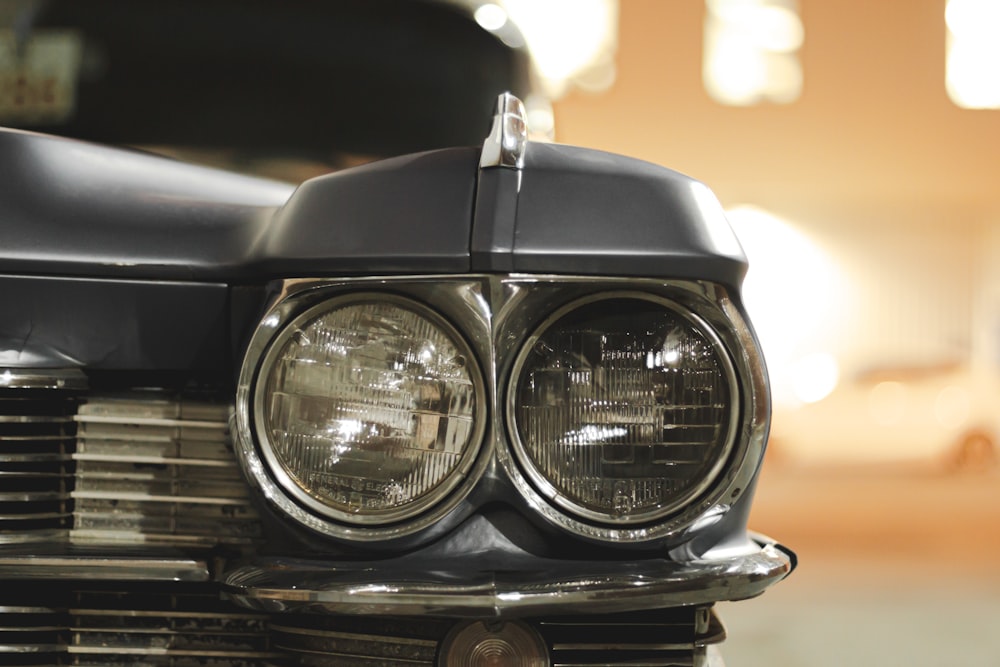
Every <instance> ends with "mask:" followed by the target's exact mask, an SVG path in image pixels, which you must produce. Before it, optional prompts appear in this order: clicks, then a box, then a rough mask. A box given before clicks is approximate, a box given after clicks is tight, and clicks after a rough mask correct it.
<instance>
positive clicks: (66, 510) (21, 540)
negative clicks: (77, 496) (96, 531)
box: [0, 389, 78, 545]
mask: <svg viewBox="0 0 1000 667" xmlns="http://www.w3.org/2000/svg"><path fill="white" fill-rule="evenodd" d="M77 405H78V399H77V397H76V396H75V394H73V392H66V391H59V390H52V389H7V390H4V391H2V392H0V489H2V491H0V545H2V544H25V543H30V542H41V541H47V540H51V539H60V538H63V539H64V538H65V536H66V534H67V532H66V531H67V530H68V529H69V528H70V524H71V521H72V513H71V508H70V499H69V496H68V493H69V491H70V490H71V488H72V484H73V462H72V460H71V454H72V449H73V443H74V438H75V436H76V424H75V423H74V421H73V415H74V414H75V413H76V410H77Z"/></svg>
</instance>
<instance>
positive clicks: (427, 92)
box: [0, 0, 528, 181]
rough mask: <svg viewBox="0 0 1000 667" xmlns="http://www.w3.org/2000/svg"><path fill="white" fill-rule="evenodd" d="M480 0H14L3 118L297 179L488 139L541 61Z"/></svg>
mask: <svg viewBox="0 0 1000 667" xmlns="http://www.w3.org/2000/svg"><path fill="white" fill-rule="evenodd" d="M472 4H474V3H459V2H431V1H415V0H337V1H335V2H322V3H319V2H310V1H306V0H291V1H289V0H280V1H279V0H256V1H254V2H245V1H243V0H155V1H152V2H142V3H122V2H116V1H114V0H48V1H45V0H0V124H2V125H6V126H11V127H18V128H24V129H30V130H36V131H41V132H46V133H51V134H58V135H63V136H69V137H75V138H80V139H85V140H90V141H96V142H101V143H110V144H118V145H128V146H134V147H140V148H144V149H148V150H153V151H156V152H162V153H165V154H168V155H172V156H175V157H179V158H182V159H186V160H192V161H196V162H201V163H208V164H214V165H220V166H227V167H235V168H238V169H240V170H244V171H251V172H255V173H263V174H266V175H269V176H275V177H279V178H284V179H286V180H292V181H299V180H302V178H303V177H308V176H310V175H313V174H314V173H322V172H325V171H329V170H330V169H331V168H338V167H342V166H349V165H351V164H355V163H357V162H359V161H366V160H368V159H372V158H377V157H386V156H391V155H398V154H403V153H409V152H415V151H420V150H426V149H431V148H438V147H442V146H451V145H467V144H473V143H478V142H480V141H481V140H482V137H483V136H485V134H486V132H487V130H488V128H489V121H490V117H491V114H492V109H493V105H494V101H495V99H496V95H497V94H498V92H500V91H503V90H512V91H515V92H517V91H518V90H519V89H520V90H522V91H523V89H524V88H525V87H526V85H527V74H526V73H527V68H528V65H527V56H526V55H525V54H524V53H523V52H522V51H518V50H516V49H511V48H510V47H508V46H506V45H505V44H503V43H502V42H501V41H499V40H498V39H497V38H496V37H495V36H494V35H492V34H490V33H488V32H486V31H485V30H483V29H481V28H480V27H479V26H478V25H477V24H476V22H475V21H474V20H473V18H472V16H471V13H470V11H469V7H470V5H472Z"/></svg>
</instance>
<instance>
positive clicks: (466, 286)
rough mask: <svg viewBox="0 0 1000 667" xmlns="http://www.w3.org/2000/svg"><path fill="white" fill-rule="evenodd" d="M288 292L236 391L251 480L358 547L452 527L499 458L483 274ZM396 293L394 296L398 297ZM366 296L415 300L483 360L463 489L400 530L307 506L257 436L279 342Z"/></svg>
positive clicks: (460, 479)
mask: <svg viewBox="0 0 1000 667" xmlns="http://www.w3.org/2000/svg"><path fill="white" fill-rule="evenodd" d="M280 285H281V290H280V293H279V294H278V295H277V296H276V298H275V300H274V301H273V302H272V304H271V306H270V308H269V309H268V311H267V313H266V314H265V315H264V318H263V319H262V321H261V322H260V323H259V325H258V327H257V330H256V331H255V333H254V335H253V337H252V338H251V340H250V344H249V347H248V349H247V353H246V356H245V357H244V360H243V366H242V369H241V371H240V377H239V382H238V385H237V390H236V410H235V414H234V415H233V429H232V431H233V434H234V438H233V444H234V450H235V452H236V455H237V459H238V462H239V464H240V466H241V467H242V469H243V472H244V475H245V476H246V478H247V479H248V480H249V481H250V482H251V483H252V484H254V485H255V486H256V487H257V490H258V492H259V493H261V494H262V495H263V496H264V498H266V500H267V501H269V502H270V503H271V504H272V505H273V506H274V507H275V508H276V509H277V510H278V511H280V512H281V513H283V514H285V515H286V516H288V517H289V518H291V519H293V520H295V521H296V522H298V523H300V524H302V525H304V526H306V527H308V528H310V529H312V530H314V531H316V532H318V533H320V534H322V535H327V536H329V537H334V538H338V539H342V540H350V541H355V542H380V541H388V540H392V539H396V538H400V537H406V536H409V535H412V534H414V533H418V532H420V531H434V530H438V531H440V530H443V529H445V528H447V525H446V524H447V522H445V521H444V519H445V518H446V517H449V516H450V515H452V513H453V511H454V510H455V509H456V507H458V506H459V505H461V504H462V502H463V501H464V500H465V499H466V498H467V497H468V495H469V493H470V492H471V491H472V488H473V487H474V486H475V484H476V483H477V482H478V481H479V479H480V478H481V477H482V476H483V474H484V472H485V470H486V469H487V467H488V466H489V465H490V463H491V461H492V460H493V437H492V434H488V433H487V430H488V425H489V423H490V421H491V419H492V416H491V414H492V405H493V397H492V396H491V395H490V393H489V387H490V386H492V383H493V378H492V376H491V375H490V370H491V369H490V367H489V365H488V364H484V363H483V362H484V360H485V354H484V346H483V344H482V342H478V343H477V341H476V340H475V337H476V335H477V333H478V332H482V331H483V330H485V329H486V328H487V327H488V324H487V322H488V318H489V313H488V311H487V309H486V305H485V302H484V301H483V299H482V295H481V293H480V291H479V290H480V289H481V282H480V277H478V276H467V275H461V276H418V277H412V276H409V277H407V276H404V277H393V278H380V277H376V278H345V279H293V280H286V281H284V282H282V283H280ZM390 290H391V291H390ZM360 294H369V295H370V294H376V295H377V296H378V297H379V298H380V299H382V298H384V299H392V298H394V297H393V295H396V296H395V298H397V299H402V300H403V301H407V302H410V301H412V302H414V303H416V304H418V305H419V306H420V307H421V308H426V309H427V311H428V312H431V313H434V316H435V317H436V318H438V319H440V320H441V322H442V323H444V324H447V326H448V327H449V330H451V329H454V335H455V336H457V340H460V341H461V342H462V343H463V345H464V346H466V347H469V348H470V351H469V352H470V355H471V358H473V359H475V361H476V364H475V366H476V367H475V370H474V371H473V372H472V373H471V374H472V375H473V383H474V385H475V386H476V388H475V391H476V400H477V402H478V404H479V405H481V406H482V408H481V410H480V411H479V412H480V414H479V415H478V416H477V417H476V419H477V424H476V427H475V433H474V437H473V438H472V439H471V440H470V445H469V446H470V448H471V449H474V450H475V455H474V456H472V457H471V458H470V459H469V461H467V462H465V464H463V465H466V466H467V467H464V468H462V469H460V470H458V471H457V473H458V475H457V476H456V480H455V481H456V483H455V484H454V488H452V489H451V490H450V491H449V492H448V494H447V495H445V496H444V497H441V496H437V499H436V500H435V503H436V504H432V505H430V506H428V507H424V508H422V512H421V513H420V514H416V515H414V516H412V517H410V518H408V519H405V520H402V521H400V522H398V523H395V524H385V525H376V524H369V525H364V524H359V523H357V522H356V521H355V522H354V523H347V522H346V521H338V520H336V519H335V518H334V517H333V516H331V515H328V514H321V513H318V512H316V511H314V510H311V509H309V508H307V507H305V506H303V505H302V504H300V503H299V502H298V501H297V500H296V499H295V498H294V497H293V496H292V495H291V494H290V493H288V492H287V489H286V487H285V486H283V485H282V483H281V481H280V480H279V479H277V478H276V476H275V475H274V473H275V469H274V467H273V466H271V465H269V464H268V462H267V459H266V457H265V453H264V451H262V450H264V447H263V444H260V441H261V439H260V437H259V434H258V433H257V430H256V423H257V422H256V412H257V410H256V402H257V398H256V396H255V392H256V388H257V386H258V381H259V378H260V376H261V375H262V373H263V371H264V369H265V366H266V355H267V354H268V351H269V349H270V348H271V346H272V344H273V341H275V340H276V338H277V337H278V336H279V335H280V334H281V332H282V331H283V330H284V329H285V328H286V326H288V323H289V322H291V321H292V320H293V319H295V318H296V317H298V316H299V315H300V314H301V313H302V312H304V311H307V310H308V309H310V308H312V307H315V306H316V305H317V304H322V303H327V302H329V301H331V300H335V299H336V300H340V299H350V298H356V297H357V295H360Z"/></svg>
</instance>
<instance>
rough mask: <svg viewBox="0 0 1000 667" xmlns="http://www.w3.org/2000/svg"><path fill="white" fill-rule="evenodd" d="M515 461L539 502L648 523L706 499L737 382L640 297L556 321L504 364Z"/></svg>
mask: <svg viewBox="0 0 1000 667" xmlns="http://www.w3.org/2000/svg"><path fill="white" fill-rule="evenodd" d="M513 374H514V375H513V380H514V384H513V387H512V389H511V393H510V394H509V396H508V418H509V419H510V420H511V421H512V425H511V430H512V432H513V436H514V437H513V438H512V440H513V445H514V451H515V454H516V456H517V458H518V460H519V461H520V463H521V467H522V468H523V469H524V470H525V472H526V473H527V475H528V477H529V478H530V479H531V480H532V482H533V483H534V485H535V486H536V487H537V488H538V489H539V490H540V492H541V493H542V494H543V495H545V496H547V497H549V498H550V499H551V500H552V501H553V502H555V503H556V504H557V505H559V506H561V507H562V508H563V509H564V510H568V511H570V512H571V513H573V514H575V515H577V516H579V517H582V518H584V519H589V520H594V521H598V522H604V523H615V524H621V523H635V522H643V521H653V520H656V519H658V518H661V517H664V516H666V515H668V514H670V513H672V512H674V511H675V510H677V509H679V508H681V507H683V506H684V505H685V504H687V503H688V502H690V501H691V500H692V499H693V498H694V497H696V496H697V495H698V494H700V493H701V492H703V491H704V490H706V489H707V488H708V487H709V486H710V485H711V483H712V482H713V480H714V479H715V478H716V477H717V476H718V474H719V472H720V470H721V469H722V468H723V466H724V464H725V462H726V458H727V456H728V454H729V452H730V450H731V448H732V444H733V441H734V439H735V433H736V425H737V414H736V413H737V409H736V407H735V405H736V391H737V387H736V376H735V373H734V371H733V367H732V364H731V363H730V360H729V357H728V355H727V354H726V352H725V350H724V348H723V346H722V344H721V342H720V341H719V340H718V338H717V337H716V336H715V335H714V333H713V332H712V330H711V329H710V328H709V327H708V326H707V325H706V324H704V323H703V322H702V321H701V320H700V319H698V318H697V317H696V316H694V315H693V314H691V313H690V312H689V311H687V310H686V309H684V308H683V307H681V306H679V305H677V304H675V303H673V302H671V301H668V300H666V299H662V298H659V297H654V296H650V295H645V294H638V293H622V294H608V295H603V296H601V297H599V298H597V299H593V298H591V299H587V300H583V301H579V302H576V303H573V304H570V305H569V306H567V307H565V308H563V309H560V310H559V311H557V312H556V313H554V314H553V315H552V316H551V317H550V318H549V319H548V320H546V322H544V323H543V324H542V326H541V327H540V328H539V329H538V331H537V332H536V333H535V334H534V335H533V336H532V337H531V338H530V339H529V340H528V342H527V344H526V346H525V348H524V349H523V350H522V351H521V353H520V354H519V356H518V358H517V360H516V361H515V364H514V371H513Z"/></svg>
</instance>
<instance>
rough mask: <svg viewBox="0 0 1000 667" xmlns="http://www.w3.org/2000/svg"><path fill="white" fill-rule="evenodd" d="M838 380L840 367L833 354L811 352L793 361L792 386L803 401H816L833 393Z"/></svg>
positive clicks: (796, 395) (798, 397)
mask: <svg viewBox="0 0 1000 667" xmlns="http://www.w3.org/2000/svg"><path fill="white" fill-rule="evenodd" d="M839 380H840V368H839V366H838V365H837V360H836V359H834V358H833V355H831V354H829V353H827V352H812V353H810V354H807V355H805V356H804V357H802V358H800V359H799V360H798V361H797V362H796V363H795V367H794V372H793V377H792V387H793V391H794V392H795V397H796V398H797V399H799V400H800V401H802V402H803V403H817V402H819V401H822V400H823V399H824V398H826V397H827V396H829V395H830V394H831V393H833V390H834V389H836V388H837V382H838V381H839Z"/></svg>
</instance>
